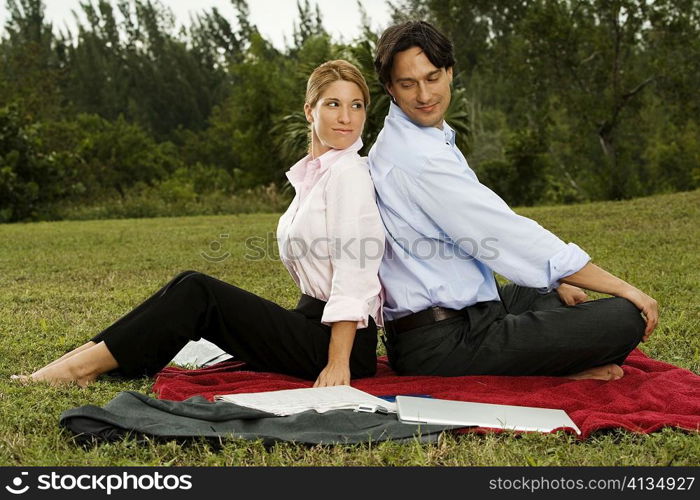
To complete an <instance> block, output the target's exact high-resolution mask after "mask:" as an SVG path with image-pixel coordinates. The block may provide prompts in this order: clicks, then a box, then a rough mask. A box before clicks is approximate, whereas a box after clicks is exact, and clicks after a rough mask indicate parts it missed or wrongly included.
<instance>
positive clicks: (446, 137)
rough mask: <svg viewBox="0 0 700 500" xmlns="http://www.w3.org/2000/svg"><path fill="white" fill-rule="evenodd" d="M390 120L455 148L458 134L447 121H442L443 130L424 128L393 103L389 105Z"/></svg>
mask: <svg viewBox="0 0 700 500" xmlns="http://www.w3.org/2000/svg"><path fill="white" fill-rule="evenodd" d="M388 118H389V119H394V120H397V121H398V122H400V123H401V124H402V125H407V126H409V127H411V128H414V129H415V130H419V131H421V132H425V133H427V134H429V135H430V136H432V137H435V138H436V139H440V141H444V142H449V143H450V144H452V145H453V146H454V145H455V137H456V135H457V134H456V133H455V131H454V129H453V128H452V127H450V126H449V125H448V124H447V122H446V121H445V120H442V130H441V129H439V128H437V127H422V126H420V125H417V124H416V123H414V122H413V121H412V120H411V119H410V118H409V117H408V115H407V114H406V113H404V112H403V110H402V109H401V108H400V107H399V106H398V104H396V103H395V102H393V101H392V102H391V104H390V105H389V115H388Z"/></svg>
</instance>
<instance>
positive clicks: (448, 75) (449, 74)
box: [446, 66, 453, 83]
mask: <svg viewBox="0 0 700 500" xmlns="http://www.w3.org/2000/svg"><path fill="white" fill-rule="evenodd" d="M446 71H447V78H449V79H450V83H452V76H453V75H452V73H453V72H452V66H450V67H449V68H447V70H446Z"/></svg>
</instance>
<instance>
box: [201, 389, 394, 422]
mask: <svg viewBox="0 0 700 500" xmlns="http://www.w3.org/2000/svg"><path fill="white" fill-rule="evenodd" d="M214 399H215V400H216V401H226V402H228V403H234V404H237V405H239V406H245V407H246V408H254V409H256V410H262V411H266V412H268V413H273V414H275V415H279V416H286V415H294V414H295V413H301V412H304V411H308V410H316V411H317V412H319V413H323V412H326V411H329V410H343V409H350V410H355V409H357V408H358V407H360V406H362V407H365V408H370V409H372V408H376V409H378V410H380V411H385V412H391V413H395V412H396V404H395V403H389V402H387V401H384V400H383V399H380V398H378V397H376V396H372V395H371V394H368V393H366V392H364V391H361V390H359V389H355V388H354V387H350V386H349V385H337V386H333V387H313V388H309V389H288V390H284V391H270V392H256V393H246V394H223V395H218V396H215V397H214ZM370 411H372V410H370Z"/></svg>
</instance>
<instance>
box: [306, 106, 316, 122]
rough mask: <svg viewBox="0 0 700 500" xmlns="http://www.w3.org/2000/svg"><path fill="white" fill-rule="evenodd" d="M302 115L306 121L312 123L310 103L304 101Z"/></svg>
mask: <svg viewBox="0 0 700 500" xmlns="http://www.w3.org/2000/svg"><path fill="white" fill-rule="evenodd" d="M304 115H305V116H306V121H307V122H309V123H313V121H314V117H313V115H312V114H311V105H310V104H309V103H308V102H307V103H304Z"/></svg>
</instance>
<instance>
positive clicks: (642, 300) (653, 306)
mask: <svg viewBox="0 0 700 500" xmlns="http://www.w3.org/2000/svg"><path fill="white" fill-rule="evenodd" d="M620 297H624V298H626V299H627V300H629V301H630V302H632V303H633V304H634V305H635V306H637V309H639V310H640V311H641V312H642V315H643V316H644V320H645V321H646V322H647V327H646V329H645V330H644V336H643V337H642V342H646V341H647V339H648V338H649V336H650V335H651V332H653V331H654V328H656V325H658V324H659V304H658V303H657V302H656V300H654V299H652V298H651V297H649V296H648V295H647V294H646V293H644V292H642V291H641V290H638V289H637V288H635V287H633V286H630V287H629V289H628V290H626V291H625V292H624V293H622V294H620Z"/></svg>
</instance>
